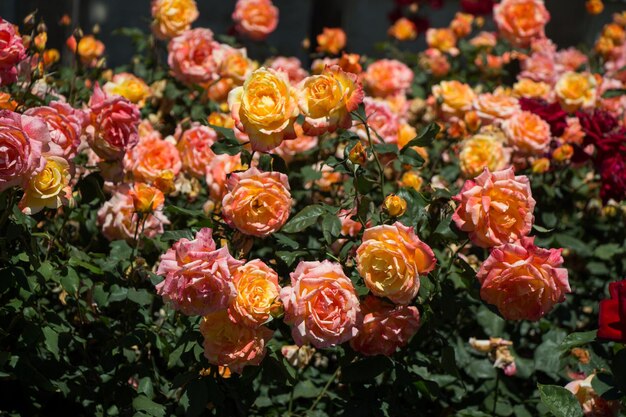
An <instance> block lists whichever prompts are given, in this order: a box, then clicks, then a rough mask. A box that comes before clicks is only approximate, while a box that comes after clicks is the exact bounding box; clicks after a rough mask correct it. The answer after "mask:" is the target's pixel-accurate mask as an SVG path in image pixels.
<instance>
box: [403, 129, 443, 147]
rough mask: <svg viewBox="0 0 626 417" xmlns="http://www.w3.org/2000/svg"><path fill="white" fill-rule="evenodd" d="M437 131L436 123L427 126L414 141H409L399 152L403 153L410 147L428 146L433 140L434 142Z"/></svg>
mask: <svg viewBox="0 0 626 417" xmlns="http://www.w3.org/2000/svg"><path fill="white" fill-rule="evenodd" d="M439 130H440V129H439V125H438V124H437V123H431V124H429V125H428V126H426V127H425V128H424V129H422V131H421V132H420V134H419V136H417V137H416V138H415V139H412V140H410V141H409V143H407V144H406V145H404V146H403V147H402V149H401V152H404V151H405V150H406V149H408V148H410V147H411V146H419V147H422V148H423V147H427V146H430V145H431V144H432V143H433V140H435V137H437V134H438V133H439Z"/></svg>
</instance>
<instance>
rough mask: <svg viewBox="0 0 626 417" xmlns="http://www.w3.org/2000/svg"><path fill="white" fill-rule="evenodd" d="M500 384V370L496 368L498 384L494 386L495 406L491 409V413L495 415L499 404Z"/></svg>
mask: <svg viewBox="0 0 626 417" xmlns="http://www.w3.org/2000/svg"><path fill="white" fill-rule="evenodd" d="M499 386H500V371H498V370H497V369H496V386H495V388H494V397H493V408H492V410H491V415H493V416H495V415H496V407H497V405H498V394H499V391H498V388H499Z"/></svg>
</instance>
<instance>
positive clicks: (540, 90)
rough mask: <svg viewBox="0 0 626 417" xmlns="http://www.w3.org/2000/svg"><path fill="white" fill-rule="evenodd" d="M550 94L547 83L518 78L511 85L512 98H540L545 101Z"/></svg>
mask: <svg viewBox="0 0 626 417" xmlns="http://www.w3.org/2000/svg"><path fill="white" fill-rule="evenodd" d="M551 92H552V87H551V86H550V84H548V83H544V82H541V81H533V80H531V79H530V78H520V79H519V80H518V81H517V82H516V83H515V84H513V96H515V97H518V98H520V97H524V98H542V99H544V100H547V99H548V98H549V97H550V93H551Z"/></svg>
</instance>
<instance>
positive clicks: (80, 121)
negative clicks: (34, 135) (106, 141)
mask: <svg viewBox="0 0 626 417" xmlns="http://www.w3.org/2000/svg"><path fill="white" fill-rule="evenodd" d="M24 114H25V115H27V116H33V117H39V118H41V119H42V120H43V121H44V122H45V123H46V125H47V126H48V130H49V132H50V140H51V147H53V150H54V148H58V153H59V155H58V156H63V157H64V158H66V159H70V158H73V157H74V156H76V151H77V150H78V146H79V145H80V137H81V135H82V133H83V126H84V124H85V123H87V119H86V115H85V114H84V113H83V112H82V111H81V110H76V109H74V108H72V106H70V105H69V104H67V103H63V102H61V101H52V102H50V104H49V105H48V106H42V107H33V108H30V109H28V110H26V112H25V113H24Z"/></svg>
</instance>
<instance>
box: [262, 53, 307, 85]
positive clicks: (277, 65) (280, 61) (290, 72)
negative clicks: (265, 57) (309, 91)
mask: <svg viewBox="0 0 626 417" xmlns="http://www.w3.org/2000/svg"><path fill="white" fill-rule="evenodd" d="M268 67H269V68H271V69H273V70H276V71H283V72H286V73H287V77H289V82H291V84H292V85H294V86H295V85H297V84H298V83H299V82H300V81H302V80H304V79H305V78H306V77H307V76H308V74H307V72H306V70H305V69H304V68H302V63H301V62H300V60H299V59H298V58H296V57H285V56H279V57H276V58H273V59H272V60H271V62H270V64H269V65H268Z"/></svg>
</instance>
